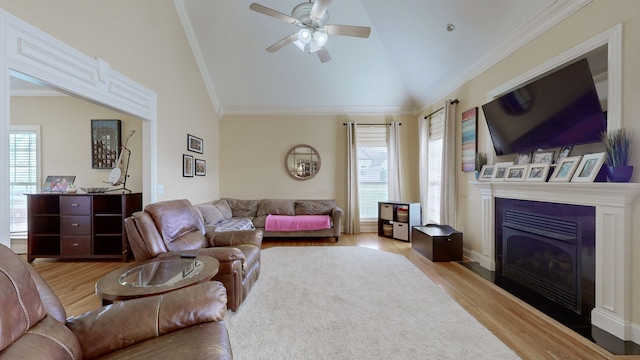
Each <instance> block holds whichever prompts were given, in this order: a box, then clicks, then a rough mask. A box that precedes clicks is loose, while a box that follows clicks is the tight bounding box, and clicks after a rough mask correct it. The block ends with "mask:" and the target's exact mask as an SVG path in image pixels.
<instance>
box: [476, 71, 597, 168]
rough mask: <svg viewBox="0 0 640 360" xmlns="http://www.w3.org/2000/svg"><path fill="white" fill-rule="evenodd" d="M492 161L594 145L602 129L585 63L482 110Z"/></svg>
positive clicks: (503, 96)
mask: <svg viewBox="0 0 640 360" xmlns="http://www.w3.org/2000/svg"><path fill="white" fill-rule="evenodd" d="M482 110H483V112H484V117H485V119H486V121H487V125H488V127H489V133H490V134H491V140H492V141H493V146H494V148H495V150H496V155H498V156H500V155H507V154H514V153H522V152H527V151H533V150H538V149H552V148H558V147H562V146H569V145H579V144H588V143H594V142H599V141H601V140H600V134H601V133H602V132H603V131H606V129H607V119H606V116H605V114H604V113H603V111H602V107H601V106H600V100H599V99H598V94H597V93H596V89H595V85H594V82H593V76H592V74H591V70H589V63H588V62H587V60H586V59H583V60H580V61H578V62H576V63H574V64H571V65H569V66H567V67H564V68H562V69H560V70H557V71H555V72H553V73H551V74H549V75H546V76H544V77H542V78H540V79H537V80H535V81H533V82H531V83H529V84H527V85H524V86H522V87H520V88H518V89H516V90H513V91H511V92H509V93H507V94H504V95H502V96H500V97H498V98H496V99H495V100H493V101H491V102H488V103H486V104H484V105H483V106H482Z"/></svg>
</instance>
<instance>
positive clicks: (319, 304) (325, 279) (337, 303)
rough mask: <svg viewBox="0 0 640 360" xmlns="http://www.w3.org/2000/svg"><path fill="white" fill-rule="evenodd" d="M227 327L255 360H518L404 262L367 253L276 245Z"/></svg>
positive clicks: (243, 356)
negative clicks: (258, 277)
mask: <svg viewBox="0 0 640 360" xmlns="http://www.w3.org/2000/svg"><path fill="white" fill-rule="evenodd" d="M225 322H226V324H227V327H228V329H229V334H230V337H231V346H232V349H233V355H234V358H235V359H238V360H248V359H251V360H255V359H269V360H272V359H282V360H289V359H291V360H293V359H295V360H299V359H332V360H336V359H492V360H493V359H501V360H502V359H518V358H519V357H518V356H517V355H516V354H515V353H514V352H513V351H512V350H511V349H509V348H508V347H507V346H506V345H505V344H504V343H502V342H501V341H500V340H499V339H498V338H497V337H496V336H494V335H493V334H492V333H491V332H490V331H489V330H487V329H486V328H485V327H483V326H482V325H481V324H480V323H479V322H478V321H477V320H476V319H475V318H474V317H473V316H471V315H470V314H469V313H467V312H466V311H465V310H464V309H463V308H462V307H461V306H460V305H458V304H457V303H456V302H455V301H454V300H453V299H452V298H451V297H449V296H448V295H447V294H446V293H445V292H444V290H442V289H441V288H440V287H438V286H437V285H436V284H435V283H434V282H433V281H431V280H430V279H429V278H428V277H427V276H426V275H424V274H423V273H422V272H421V271H420V270H418V269H417V268H416V267H415V266H414V265H413V264H412V263H411V262H410V261H409V260H407V259H406V258H405V257H403V256H400V255H396V254H391V253H387V252H383V251H379V250H373V249H367V248H363V247H274V248H269V249H265V250H263V252H262V269H261V274H260V279H259V280H258V282H257V283H256V284H255V285H254V287H253V289H252V290H251V292H250V293H249V296H248V298H247V299H246V300H245V301H244V303H243V304H242V306H240V308H239V309H238V312H236V313H233V312H231V311H228V312H227V316H226V317H225Z"/></svg>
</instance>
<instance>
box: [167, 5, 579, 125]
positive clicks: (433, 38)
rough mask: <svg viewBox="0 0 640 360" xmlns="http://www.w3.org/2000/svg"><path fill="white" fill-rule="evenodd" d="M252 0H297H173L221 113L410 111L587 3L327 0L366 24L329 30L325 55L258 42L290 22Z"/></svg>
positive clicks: (344, 17)
mask: <svg viewBox="0 0 640 360" xmlns="http://www.w3.org/2000/svg"><path fill="white" fill-rule="evenodd" d="M252 2H258V3H259V4H261V5H264V6H267V7H269V8H272V9H274V10H277V11H279V12H281V13H284V14H287V15H290V14H291V10H292V9H293V8H294V7H295V6H296V5H297V4H299V3H300V2H304V1H301V0H218V1H216V0H176V7H177V9H178V13H179V15H180V17H181V20H182V22H183V25H184V27H185V30H186V32H187V36H188V37H189V40H190V42H191V45H192V48H193V50H194V53H195V55H196V59H197V61H198V62H199V65H200V68H201V71H202V73H203V76H204V78H205V82H206V83H207V86H208V88H209V92H210V94H211V97H212V100H213V101H214V105H215V106H216V108H217V111H218V113H219V114H221V115H222V114H291V113H295V114H343V113H349V114H362V113H367V114H371V113H377V114H398V113H415V112H417V111H419V110H421V109H423V108H425V107H427V106H429V105H431V104H432V103H433V102H434V101H436V100H438V99H441V98H442V97H444V96H446V94H447V93H449V92H451V91H453V90H455V88H457V87H458V86H460V85H461V84H463V83H464V82H466V81H468V80H469V79H471V78H473V77H474V76H475V75H477V74H479V73H480V72H482V71H484V70H486V69H487V68H488V67H489V66H491V65H493V64H495V63H496V62H497V61H499V60H500V59H502V58H503V57H504V56H506V55H508V54H509V53H511V52H512V51H514V50H516V49H517V48H519V47H520V46H522V45H524V44H525V43H526V42H528V41H530V40H531V39H533V38H534V37H535V36H537V35H539V34H540V33H542V32H543V31H545V30H546V29H548V28H549V27H551V26H553V25H554V24H555V23H557V22H558V21H560V20H562V19H563V18H564V17H566V16H568V15H569V14H570V13H572V12H573V11H575V10H576V9H577V8H579V7H580V6H582V5H584V3H585V1H572V0H483V1H478V0H395V1H389V0H334V1H333V2H332V3H331V4H330V6H329V8H328V12H329V21H328V23H329V24H340V25H359V26H369V27H371V29H372V31H371V36H370V37H369V38H368V39H362V38H355V37H345V36H335V35H334V36H330V38H329V41H328V43H327V45H326V47H327V49H328V51H329V53H330V55H331V58H332V60H331V61H329V62H327V63H324V64H323V63H321V62H320V61H319V59H318V57H317V56H316V55H315V54H309V53H303V52H301V51H300V50H298V48H296V47H295V46H294V45H293V44H289V45H286V46H285V47H283V48H282V49H281V50H279V51H277V52H275V53H269V52H267V51H265V49H266V48H267V47H269V46H271V45H272V44H274V43H275V42H277V41H279V40H281V39H282V38H284V37H286V36H288V35H289V34H291V33H293V32H295V31H297V28H296V27H295V26H294V25H291V24H288V23H285V22H283V21H279V20H278V19H275V18H273V17H269V16H265V15H264V14H260V13H257V12H254V11H251V10H250V9H249V6H250V4H251V3H252ZM580 4H581V5H580ZM448 24H453V25H454V26H455V30H453V31H448V30H447V25H448Z"/></svg>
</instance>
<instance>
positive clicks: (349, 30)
mask: <svg viewBox="0 0 640 360" xmlns="http://www.w3.org/2000/svg"><path fill="white" fill-rule="evenodd" d="M324 28H325V30H326V31H327V34H329V35H342V36H354V37H361V38H368V37H369V35H370V34H371V28H370V27H367V26H352V25H327V26H325V27H324Z"/></svg>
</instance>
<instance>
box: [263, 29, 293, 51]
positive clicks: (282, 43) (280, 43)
mask: <svg viewBox="0 0 640 360" xmlns="http://www.w3.org/2000/svg"><path fill="white" fill-rule="evenodd" d="M296 39H298V33H293V34H291V35H289V36H287V37H285V38H284V39H282V40H280V41H278V42H277V43H275V44H273V45H271V46H269V47H268V48H267V51H268V52H270V53H273V52H276V51H278V50H280V49H282V48H283V47H284V46H285V45H287V44H289V43H292V42H294V41H296Z"/></svg>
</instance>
